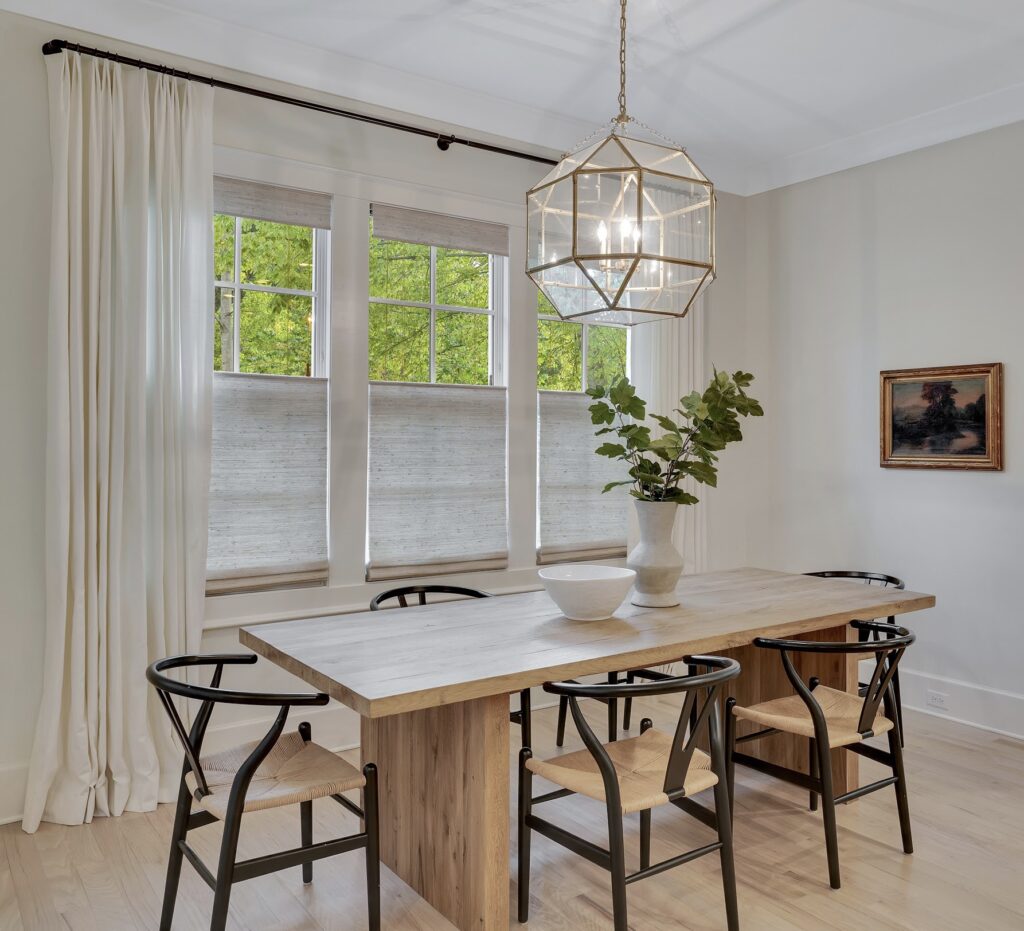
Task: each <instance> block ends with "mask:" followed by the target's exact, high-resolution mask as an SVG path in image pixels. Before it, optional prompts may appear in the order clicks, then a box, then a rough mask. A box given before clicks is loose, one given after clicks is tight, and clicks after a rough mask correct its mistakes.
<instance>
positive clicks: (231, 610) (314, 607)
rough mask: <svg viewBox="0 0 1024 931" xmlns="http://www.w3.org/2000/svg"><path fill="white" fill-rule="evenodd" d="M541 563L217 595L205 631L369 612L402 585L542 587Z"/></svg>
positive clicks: (499, 591) (503, 591)
mask: <svg viewBox="0 0 1024 931" xmlns="http://www.w3.org/2000/svg"><path fill="white" fill-rule="evenodd" d="M591 562H593V563H595V564H600V565H608V566H621V565H624V563H625V560H623V559H601V560H591ZM537 569H538V567H537V566H535V565H534V566H529V567H527V568H518V569H504V570H496V571H492V572H466V573H460V574H458V575H448V576H438V575H435V576H429V577H424V578H410V579H402V580H401V582H376V583H366V582H364V583H362V584H354V585H335V586H330V585H328V586H313V587H307V588H291V589H279V590H275V591H269V592H250V593H246V594H237V595H214V596H208V597H207V598H206V618H205V620H204V623H203V630H204V631H210V630H224V629H227V628H232V627H245V626H249V625H252V624H269V623H272V622H274V621H294V620H300V619H303V618H312V617H326V616H330V615H333V614H355V613H357V612H360V611H368V610H369V606H370V599H371V598H372V597H373V596H374V595H376V594H377V593H378V592H382V591H385V590H386V589H388V588H394V587H396V586H398V585H463V586H466V587H468V588H478V589H481V590H482V591H486V592H490V593H491V594H493V595H512V594H515V593H517V592H533V591H539V590H540V589H542V588H543V587H544V586H543V585H542V584H541V582H540V580H539V579H538V578H537Z"/></svg>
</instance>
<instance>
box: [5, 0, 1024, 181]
mask: <svg viewBox="0 0 1024 931" xmlns="http://www.w3.org/2000/svg"><path fill="white" fill-rule="evenodd" d="M0 7H6V8H8V9H14V10H16V11H18V12H23V13H26V14H28V15H31V16H35V17H38V18H42V19H51V20H53V21H54V22H59V23H65V24H67V25H70V26H75V27H78V28H81V29H88V30H90V31H94V32H98V33H101V34H104V35H109V36H113V37H115V38H119V39H124V40H127V41H132V42H136V43H140V44H142V45H146V46H150V47H153V48H156V49H162V50H165V51H168V52H174V53H177V54H183V55H188V56H191V57H194V58H199V59H204V60H209V61H217V62H220V63H222V64H225V65H228V66H230V67H235V68H240V69H242V70H246V71H251V72H255V73H259V74H263V75H265V76H267V77H273V78H277V79H281V80H286V81H291V82H294V83H297V84H300V85H304V86H308V87H313V88H316V89H319V90H325V91H330V92H333V93H338V94H341V95H343V96H346V97H351V98H355V99H358V100H364V101H367V102H369V103H373V104H379V105H381V106H387V107H393V108H395V109H399V110H404V111H407V112H409V113H415V114H418V115H420V116H421V117H425V118H428V119H436V120H444V121H446V122H451V123H455V124H458V125H461V126H465V127H467V128H468V129H476V130H479V131H485V132H488V133H495V134H498V135H501V136H505V137H508V138H510V139H516V140H520V141H523V142H526V143H530V144H534V145H545V146H549V147H551V148H553V149H556V150H564V149H566V148H569V147H570V146H572V145H573V143H575V142H577V141H578V140H579V139H580V138H581V137H583V136H585V135H586V134H588V133H589V132H590V131H591V130H592V129H593V128H595V127H596V126H597V125H599V124H601V123H603V122H605V121H606V120H607V119H609V118H610V117H611V116H612V115H613V114H614V113H615V110H616V93H617V81H618V53H617V45H618V35H617V24H618V3H617V0H376V2H365V0H363V2H350V0H163V2H160V3H157V2H153V0H89V2H87V3H84V2H81V0H0ZM629 16H630V47H629V61H630V71H629V75H630V81H629V109H630V112H631V113H632V114H633V115H634V116H636V117H638V118H639V119H641V120H643V121H645V122H646V123H648V124H650V125H651V126H653V127H654V128H655V129H658V130H660V131H661V132H662V133H664V134H665V135H667V136H670V137H672V138H674V139H676V140H678V141H679V142H681V143H683V144H685V145H686V146H687V148H688V149H689V150H690V152H691V153H692V154H693V156H694V157H695V158H696V159H697V161H698V162H699V163H700V165H701V167H702V168H704V169H705V171H706V172H707V173H708V174H709V175H710V176H711V177H712V179H713V180H714V181H716V183H717V184H718V185H719V186H720V187H721V188H723V189H725V190H729V191H733V192H736V193H743V194H747V193H754V192H757V191H762V190H767V189H769V188H772V187H777V186H780V185H783V184H789V183H792V182H794V181H800V180H805V179H807V178H811V177H816V176H818V175H822V174H827V173H829V172H832V171H837V170H841V169H843V168H848V167H851V166H853V165H858V164H863V163H865V162H869V161H873V160H875V159H878V158H883V157H886V156H888V155H893V154H897V153H900V152H905V151H909V150H911V149H915V148H920V147H922V146H925V145H930V144H933V143H936V142H941V141H945V140H947V139H952V138H956V137H958V136H962V135H967V134H969V133H972V132H978V131H980V130H983V129H988V128H991V127H993V126H998V125H1002V124H1005V123H1009V122H1014V121H1016V120H1021V119H1024V2H1022V0H632V3H631V4H630V8H629ZM57 31H58V32H59V30H57Z"/></svg>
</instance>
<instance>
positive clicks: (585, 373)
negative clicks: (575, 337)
mask: <svg viewBox="0 0 1024 931" xmlns="http://www.w3.org/2000/svg"><path fill="white" fill-rule="evenodd" d="M541 320H553V321H555V322H556V323H571V324H573V325H575V326H581V327H583V336H582V338H581V340H580V370H581V378H580V381H581V383H582V387H581V388H580V390H579V391H571V392H568V393H570V394H586V391H587V388H589V387H590V383H589V369H590V367H589V366H588V365H587V353H588V352H589V350H590V328H591V327H596V326H599V327H608V328H609V329H615V330H625V331H626V377H627V378H629V377H630V352H629V344H630V333H629V331H630V327H628V326H624V325H622V324H620V323H584V322H583V321H582V320H579V321H577V320H563V319H562V318H561V317H559V316H558V314H557V313H554V314H540V313H539V314H537V322H538V324H539V323H540V321H541ZM537 335H538V337H539V336H540V326H539V325H538V327H537ZM535 380H536V379H535ZM537 390H538V391H559V390H561V389H559V388H541V387H540V386H539V385H538V386H537Z"/></svg>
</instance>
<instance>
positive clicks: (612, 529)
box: [537, 391, 629, 563]
mask: <svg viewBox="0 0 1024 931" xmlns="http://www.w3.org/2000/svg"><path fill="white" fill-rule="evenodd" d="M592 403H593V400H592V399H591V398H590V397H588V396H587V395H585V394H578V393H576V392H568V391H540V392H538V409H539V417H538V426H537V484H538V488H537V496H538V510H539V512H540V545H539V547H538V550H537V562H539V563H554V562H573V561H575V560H579V559H611V558H613V557H618V556H625V555H626V520H627V515H628V505H629V495H628V494H627V492H626V490H625V489H624V488H616V489H614V490H613V491H610V492H609V493H608V494H606V495H605V494H602V493H601V489H602V488H604V486H605V485H606V484H608V482H616V481H621V480H623V479H625V478H627V477H628V476H626V475H625V471H624V469H623V465H622V463H621V462H616V461H615V460H613V459H605V458H604V457H603V456H598V455H596V454H595V452H594V450H595V449H597V447H598V446H599V445H600V442H601V441H600V439H599V438H597V437H595V436H594V430H595V429H596V428H595V427H594V426H593V424H592V423H591V422H590V412H589V411H588V410H587V408H589V407H590V405H591V404H592Z"/></svg>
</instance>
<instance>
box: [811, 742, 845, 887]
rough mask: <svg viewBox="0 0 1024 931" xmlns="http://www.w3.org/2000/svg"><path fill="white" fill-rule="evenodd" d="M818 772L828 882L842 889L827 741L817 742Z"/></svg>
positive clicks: (833, 792)
mask: <svg viewBox="0 0 1024 931" xmlns="http://www.w3.org/2000/svg"><path fill="white" fill-rule="evenodd" d="M815 743H816V744H817V746H818V772H819V773H820V781H821V814H822V820H823V821H824V823H825V850H826V852H827V854H828V881H829V885H831V886H832V888H833V889H838V888H839V887H840V880H839V831H838V828H837V826H836V797H835V791H834V789H833V788H832V757H831V752H832V751H831V750H830V749H829V747H828V742H827V741H820V740H816V741H815Z"/></svg>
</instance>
